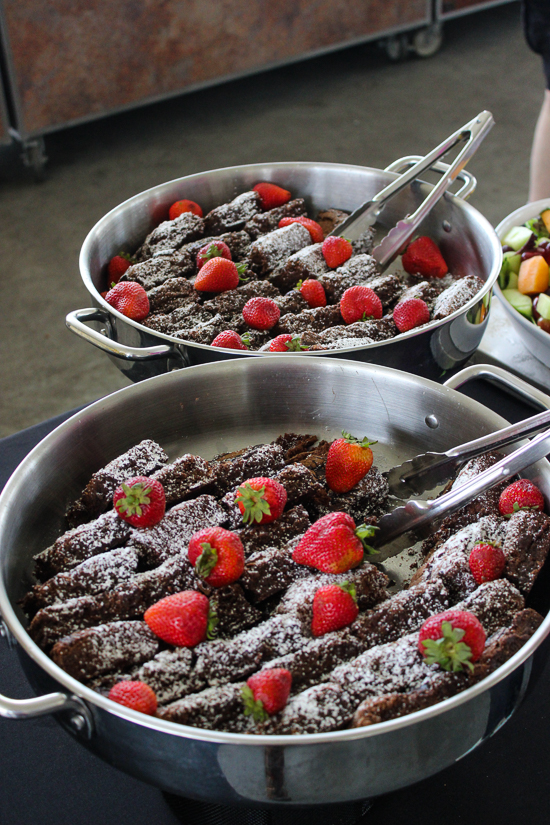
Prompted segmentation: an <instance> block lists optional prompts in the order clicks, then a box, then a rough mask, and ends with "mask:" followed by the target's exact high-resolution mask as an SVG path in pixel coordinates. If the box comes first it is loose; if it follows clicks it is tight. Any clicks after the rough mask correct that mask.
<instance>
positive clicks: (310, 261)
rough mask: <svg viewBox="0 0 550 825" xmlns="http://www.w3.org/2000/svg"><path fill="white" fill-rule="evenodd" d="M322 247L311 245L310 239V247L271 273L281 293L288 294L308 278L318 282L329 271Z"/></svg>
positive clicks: (295, 253)
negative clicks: (299, 282) (287, 292)
mask: <svg viewBox="0 0 550 825" xmlns="http://www.w3.org/2000/svg"><path fill="white" fill-rule="evenodd" d="M308 234H309V233H308ZM321 247H322V244H320V243H316V244H311V237H310V245H309V246H305V247H304V248H303V249H299V250H298V252H294V253H293V254H292V255H289V257H288V258H287V259H286V261H285V262H284V263H283V264H282V265H281V266H280V267H279V268H278V269H276V270H274V271H272V272H271V274H270V276H269V279H270V281H271V282H272V283H273V284H275V286H276V287H277V288H278V289H280V290H281V292H286V291H287V290H289V289H292V288H293V287H295V286H296V284H297V283H298V281H305V280H306V279H307V278H313V279H314V280H317V279H318V278H319V276H320V275H324V273H325V272H328V271H329V268H328V266H327V262H326V261H325V259H324V257H323V252H322V249H321Z"/></svg>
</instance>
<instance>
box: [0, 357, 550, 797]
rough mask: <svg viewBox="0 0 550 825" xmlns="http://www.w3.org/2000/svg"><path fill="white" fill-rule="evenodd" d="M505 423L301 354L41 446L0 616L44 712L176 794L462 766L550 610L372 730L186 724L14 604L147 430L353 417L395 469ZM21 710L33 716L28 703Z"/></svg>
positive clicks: (505, 699) (248, 792)
mask: <svg viewBox="0 0 550 825" xmlns="http://www.w3.org/2000/svg"><path fill="white" fill-rule="evenodd" d="M484 369H485V370H486V369H487V368H484ZM514 380H516V379H514ZM130 422H131V424H132V426H131V427H130V426H129V423H130ZM435 422H437V426H435ZM505 423H506V422H504V420H503V419H502V418H501V417H500V416H498V415H496V414H494V413H492V412H490V411H489V410H487V409H486V408H484V407H483V406H481V405H480V404H478V403H476V402H474V401H472V400H470V399H469V398H467V397H465V396H462V395H460V394H459V393H457V392H455V391H454V390H452V389H448V388H445V387H441V386H439V385H437V384H434V383H432V382H430V381H428V380H425V379H423V378H419V377H416V376H412V375H409V374H406V373H402V372H396V371H394V370H390V369H387V368H384V367H380V366H374V365H368V364H358V363H355V362H351V361H345V360H338V361H336V360H331V359H324V358H305V357H300V356H298V357H294V356H292V355H282V356H280V357H277V356H272V357H267V358H262V359H246V360H241V361H231V362H227V363H224V364H209V365H203V366H197V367H192V368H190V369H186V370H179V371H176V372H172V373H170V374H167V375H163V376H160V377H157V378H152V379H150V380H148V381H144V382H142V383H140V384H136V385H134V386H131V387H128V388H126V389H124V390H121V391H120V392H118V393H115V394H114V395H111V396H109V397H108V398H105V399H102V400H101V401H98V402H96V403H95V404H93V405H91V406H90V407H88V408H87V409H86V410H84V411H83V412H80V413H78V414H77V415H76V416H74V417H73V418H71V419H70V420H69V421H67V422H66V423H64V424H63V425H61V426H60V427H59V428H58V429H57V430H55V431H54V432H53V433H51V434H50V435H49V436H48V437H47V438H46V439H45V440H44V441H43V442H41V443H40V444H39V445H38V446H37V447H36V448H35V449H34V450H33V452H32V453H31V454H30V455H29V456H28V457H27V459H25V461H24V462H23V463H22V464H21V465H20V467H19V468H18V469H17V470H16V472H15V473H14V475H13V476H12V478H11V479H10V481H9V482H8V484H7V486H6V488H5V490H4V492H3V494H2V496H1V498H0V613H1V614H2V617H3V620H4V621H5V623H6V625H7V627H8V628H9V631H10V633H11V634H13V636H14V638H15V639H16V640H17V643H18V644H19V649H20V651H21V659H22V662H23V665H24V667H25V670H26V672H27V674H28V676H29V678H30V680H31V682H32V684H33V686H34V687H35V688H36V690H37V691H38V692H41V693H44V692H45V693H47V694H49V695H46V696H45V697H42V701H41V704H40V706H39V710H41V709H43V708H44V707H45V706H49V709H50V710H52V711H54V710H55V711H60V712H58V713H57V718H59V719H60V721H61V722H62V724H64V725H65V727H66V728H67V730H69V731H70V732H71V733H72V734H73V735H74V736H76V737H77V738H78V739H79V740H81V741H82V742H83V743H84V744H86V746H87V747H89V748H91V749H92V750H94V751H95V752H96V753H97V754H99V755H100V756H101V757H103V758H104V759H105V760H107V761H108V762H110V763H111V764H113V765H115V766H117V767H119V768H121V769H123V770H125V771H127V772H128V773H131V774H133V775H134V776H137V777H140V778H141V779H144V780H146V781H148V782H151V783H153V784H155V785H158V786H159V787H160V788H163V789H165V790H168V791H172V792H174V793H179V794H181V795H184V796H189V797H192V798H197V799H203V800H208V801H210V802H220V803H227V804H231V803H243V804H244V803H248V804H262V805H268V804H285V805H298V804H328V803H333V802H347V801H352V800H358V799H364V798H367V797H371V796H375V795H377V794H382V793H385V792H387V791H391V790H394V789H397V788H400V787H403V786H405V785H407V784H410V783H412V782H415V781H417V780H420V779H422V778H424V777H426V776H429V775H430V774H433V773H435V772H436V771H438V770H441V769H442V768H444V767H446V766H447V765H450V764H452V763H453V762H454V761H455V760H456V759H459V758H460V757H461V756H463V755H464V754H465V753H467V752H468V751H469V750H471V749H472V748H473V747H475V746H476V745H477V744H479V743H480V742H481V741H483V739H485V738H486V737H487V736H490V735H491V734H492V733H493V732H494V731H495V730H496V729H497V728H498V727H499V725H501V724H502V722H504V721H505V720H506V719H507V718H508V716H509V715H510V714H511V713H512V712H513V710H514V708H515V707H516V705H517V704H518V702H519V700H520V698H521V696H522V695H523V693H524V690H525V688H526V685H527V683H528V681H529V677H530V672H531V663H532V657H533V654H534V652H535V650H536V649H537V647H538V646H539V645H540V643H541V642H542V640H543V639H544V638H545V637H546V635H547V634H548V633H549V631H550V618H546V619H545V621H544V624H543V625H542V627H541V628H540V629H539V631H538V632H537V633H536V634H535V636H533V637H532V639H530V640H529V642H528V643H527V644H526V645H525V646H524V647H523V648H522V649H521V650H520V651H519V652H518V654H516V655H515V656H514V657H513V658H512V659H510V660H509V661H508V662H507V663H506V664H505V665H503V666H502V667H501V668H499V669H498V670H497V671H496V672H495V673H494V674H492V675H491V676H490V677H489V678H488V679H486V680H484V681H483V682H481V683H479V684H478V685H476V686H474V687H473V688H470V689H469V690H467V691H465V692H464V693H462V694H460V695H459V696H456V697H453V698H452V699H448V700H446V701H444V702H441V703H440V704H439V705H436V706H434V707H432V708H428V709H426V710H423V711H419V712H418V713H415V714H412V715H410V716H407V717H403V718H402V719H396V720H392V721H390V722H385V723H382V724H378V725H374V726H372V727H369V728H361V729H356V730H344V731H338V732H334V733H330V734H311V735H304V736H272V737H270V736H259V737H255V736H245V735H239V734H229V733H218V732H214V731H203V730H200V729H197V728H191V727H185V726H182V725H176V724H173V723H170V722H166V721H163V720H159V719H155V718H151V717H147V716H143V715H142V714H139V713H136V712H134V711H131V710H128V709H125V708H123V707H122V706H119V705H115V704H113V703H111V702H109V700H108V699H106V698H105V697H104V696H101V695H100V694H97V693H94V692H93V691H91V690H89V689H88V688H86V687H84V686H83V685H82V684H80V683H79V682H77V681H75V680H74V679H72V678H71V677H70V676H68V675H67V674H66V673H65V672H64V671H62V670H60V669H59V668H58V667H57V666H56V665H55V664H54V663H53V662H52V661H51V660H50V659H49V658H48V657H47V656H46V655H45V654H44V653H43V652H42V651H41V650H40V649H39V648H38V647H37V646H36V645H35V644H34V643H33V642H32V640H31V639H30V637H29V636H28V635H27V632H26V630H25V620H24V617H23V616H22V614H21V612H20V611H19V609H18V607H17V600H18V598H19V597H20V596H21V595H22V593H23V592H24V590H25V588H26V583H27V582H28V580H29V575H30V567H31V558H32V555H33V554H34V553H36V552H38V551H40V550H41V549H43V548H44V547H45V546H47V545H48V544H49V543H51V541H52V540H53V539H54V537H55V536H57V535H59V533H60V532H62V530H63V513H64V510H65V505H66V504H67V503H68V502H69V501H70V500H72V499H74V498H75V497H76V496H77V495H78V494H79V492H80V490H81V489H82V487H83V486H84V484H85V483H86V481H87V479H88V478H89V476H90V474H91V473H92V472H94V471H95V470H97V469H98V468H99V467H100V466H102V465H104V464H105V463H106V462H108V461H109V460H111V459H112V458H114V457H115V456H116V455H118V454H119V453H120V452H122V451H123V450H125V449H127V448H128V447H130V446H131V445H132V444H133V443H135V442H136V441H137V440H139V439H141V438H144V437H148V438H153V439H155V440H157V441H159V442H160V443H161V444H162V446H163V447H164V448H165V449H166V450H167V452H168V454H169V455H170V457H171V458H172V459H173V458H175V457H176V456H177V455H179V454H181V453H184V452H196V453H200V454H202V455H204V456H206V457H209V456H212V455H213V454H215V453H218V452H221V451H226V450H231V449H235V448H238V447H242V446H244V445H245V444H249V443H258V442H260V441H263V440H266V439H271V438H273V437H274V436H276V435H277V434H279V433H281V432H284V431H285V430H287V431H288V430H304V429H305V430H307V431H309V432H312V431H315V432H317V434H318V435H319V436H320V437H324V438H331V437H335V436H337V435H339V434H340V432H341V430H342V429H346V430H348V431H351V432H357V433H363V434H368V435H369V436H370V437H371V438H373V439H377V440H378V442H379V443H378V445H377V464H378V465H379V466H380V468H381V469H382V470H387V469H389V467H390V466H392V465H395V464H396V463H399V462H401V461H403V460H405V459H407V458H410V457H411V456H412V455H415V454H417V453H419V452H422V451H424V450H425V449H426V448H430V449H433V450H435V451H440V452H441V451H445V450H447V449H448V448H449V447H451V446H453V445H455V444H456V443H457V442H464V441H467V440H471V439H473V438H475V437H478V436H481V435H485V434H488V433H489V432H492V431H493V430H496V429H499V428H500V427H502V426H503V425H504V424H505ZM434 426H435V428H434ZM61 468H62V471H61ZM528 475H529V477H531V478H532V479H533V480H534V481H536V483H537V484H539V485H540V486H541V487H542V489H543V491H544V493H545V495H546V497H547V498H550V466H549V465H548V464H547V462H546V461H541V462H539V463H538V464H537V465H534V466H533V467H532V468H531V469H530V472H529V473H528ZM63 697H67V699H64V698H63ZM11 701H12V700H7V699H6V698H5V697H0V715H13V714H10V712H9V711H10V710H11V711H13V710H14V706H13V704H11ZM33 701H34V702H36V700H28V710H29V714H27V715H30V712H31V711H32V710H33V709H34V710H36V709H37V708H36V706H35V707H34V708H33V707H32V706H31V704H30V703H32V702H33ZM23 705H24V702H23ZM15 710H17V711H18V715H25V714H24V713H23V714H22V713H21V711H22V710H23V711H24V707H22V706H21V704H19V705H18V706H17V708H15ZM13 724H14V725H15V724H16V722H14V723H13ZM14 734H15V735H16V734H17V732H16V730H15V729H14Z"/></svg>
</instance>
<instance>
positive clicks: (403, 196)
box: [67, 156, 502, 381]
mask: <svg viewBox="0 0 550 825" xmlns="http://www.w3.org/2000/svg"><path fill="white" fill-rule="evenodd" d="M415 160H419V158H418V157H412V156H411V157H408V158H401V159H400V160H398V161H396V162H395V163H394V164H392V165H391V166H389V167H388V168H387V169H385V170H381V169H372V168H368V167H363V166H348V165H342V164H336V163H271V164H254V165H248V166H234V167H231V168H227V169H216V170H214V171H210V172H204V173H202V174H198V175H190V176H188V177H185V178H179V179H177V180H173V181H170V182H168V183H164V184H162V185H161V186H156V187H154V188H153V189H149V190H147V191H146V192H142V193H140V194H139V195H135V197H133V198H130V199H129V200H127V201H125V202H124V203H122V204H120V206H117V207H116V208H115V209H113V210H112V211H111V212H109V213H108V214H107V215H105V217H103V218H102V219H101V220H100V221H99V222H98V223H97V224H96V225H95V226H94V227H93V229H92V230H91V231H90V233H89V234H88V236H87V238H86V240H85V241H84V244H83V246H82V250H81V253H80V272H81V275H82V280H83V282H84V285H85V287H86V289H87V290H88V292H89V293H90V296H91V298H92V303H93V306H92V307H89V308H86V309H80V310H75V311H74V312H71V313H69V315H68V316H67V325H68V327H69V328H70V329H71V330H72V331H73V332H75V333H76V334H77V335H79V336H81V337H82V338H84V339H85V340H87V341H88V342H89V343H91V344H93V345H94V346H97V347H99V348H100V349H102V350H103V351H104V352H106V353H107V354H108V355H109V357H110V359H111V360H112V361H113V363H115V364H116V366H117V367H118V368H119V369H120V370H122V372H123V373H125V374H126V375H127V376H128V377H129V378H131V379H132V380H133V381H139V380H141V379H143V378H149V377H151V376H152V375H157V374H160V373H163V372H167V371H169V370H172V369H176V368H179V367H184V366H189V365H195V364H203V363H205V362H209V361H218V360H223V359H228V358H264V357H265V354H264V353H258V352H245V353H243V352H240V353H236V351H235V350H229V349H220V348H217V347H211V346H206V345H203V344H194V343H190V342H186V341H183V340H181V339H179V338H175V337H172V336H170V335H164V334H162V333H159V332H154V331H152V330H150V329H148V328H147V327H144V326H143V325H142V324H140V323H138V322H136V321H131V320H129V319H128V318H126V317H125V316H124V315H122V314H121V313H120V312H118V311H117V310H115V309H113V308H112V307H111V306H109V304H107V303H106V301H105V300H104V299H103V298H102V297H101V295H100V292H101V291H103V290H104V289H105V283H104V282H103V279H104V277H105V275H104V271H105V265H106V263H107V262H108V261H109V260H110V258H111V257H112V256H113V255H116V254H118V252H119V251H120V249H121V248H123V249H133V248H136V247H138V246H139V245H140V243H141V242H142V241H143V239H144V238H145V236H146V235H147V233H148V232H150V231H151V229H153V227H155V226H157V225H158V224H159V223H160V221H161V220H165V219H166V218H167V215H168V208H169V206H170V204H171V203H173V202H174V201H176V200H179V199H181V198H183V197H185V198H191V199H192V200H195V201H197V202H198V203H200V204H201V206H202V207H203V210H204V211H205V212H206V211H208V210H210V209H212V208H213V207H214V206H217V205H218V204H220V203H224V202H226V201H228V200H230V199H232V198H234V197H235V195H237V194H238V193H240V192H243V191H245V190H247V189H250V188H251V187H252V186H253V185H254V184H255V183H257V182H258V181H259V180H272V181H274V182H277V183H279V184H281V185H282V186H284V187H286V188H287V189H289V190H290V191H291V192H292V193H293V195H294V196H296V197H298V196H300V197H304V198H305V200H306V202H307V205H308V209H309V210H310V213H311V214H315V213H316V212H317V211H318V210H319V209H326V208H327V207H329V206H332V207H336V208H338V209H345V210H350V211H352V210H354V209H356V208H357V207H358V206H360V205H361V204H362V203H363V202H364V201H366V200H368V199H369V198H372V197H373V196H374V195H375V194H376V193H377V192H379V191H380V190H381V189H382V188H383V187H384V186H386V185H387V184H388V183H390V182H391V181H392V180H394V179H395V178H396V177H397V172H398V171H402V170H403V169H405V168H407V166H409V165H411V164H412V163H413V162H414V161H415ZM448 168H449V167H448V165H447V164H445V163H441V162H439V163H437V164H436V165H435V166H434V169H435V170H436V171H439V172H445V171H447V170H448ZM459 178H461V179H462V180H463V181H464V185H463V186H462V188H461V189H460V191H459V192H458V193H457V195H456V196H453V195H450V194H446V195H445V196H444V197H443V198H442V199H441V200H440V201H439V203H438V204H437V205H436V206H435V207H434V209H433V210H432V212H431V213H430V215H429V216H428V217H427V218H426V220H425V221H424V222H423V224H422V232H423V233H424V234H428V235H430V236H432V237H433V238H434V239H435V240H436V241H437V242H438V243H439V245H440V246H441V249H442V251H443V254H444V256H445V258H446V260H447V262H448V264H449V267H450V270H451V272H453V274H454V275H456V276H463V275H467V274H471V273H474V274H476V275H479V276H480V277H481V278H482V279H483V280H484V281H485V286H484V287H483V289H481V290H480V292H479V293H478V295H477V296H476V297H475V298H472V299H471V300H470V301H469V302H468V303H467V304H466V305H465V306H463V307H462V308H461V309H460V310H457V311H456V312H454V313H453V314H452V315H450V316H449V317H448V318H445V319H444V320H442V321H434V322H432V323H431V324H430V325H429V326H428V327H427V328H425V329H422V330H421V331H417V330H411V331H410V332H407V333H404V334H401V335H399V336H398V337H397V338H394V339H390V340H389V341H384V342H382V343H377V344H369V345H368V346H365V347H353V348H350V349H341V350H336V351H332V353H331V352H327V355H328V356H329V357H331V356H332V357H336V358H346V359H350V358H351V359H354V360H358V361H368V362H371V363H376V364H383V365H385V366H389V367H395V368H397V369H404V370H407V371H408V372H413V373H417V374H419V375H424V376H426V377H429V378H437V377H438V376H439V375H440V374H441V371H442V370H448V369H452V368H453V367H456V366H458V365H460V364H462V363H464V362H465V361H466V360H467V359H468V358H469V357H470V355H471V354H472V353H473V352H474V351H475V350H476V349H477V347H478V346H479V343H480V341H481V338H482V336H483V333H484V331H485V327H486V324H487V313H488V310H489V303H490V297H491V289H492V286H493V284H494V282H495V280H496V278H497V276H498V272H499V271H500V265H501V260H502V251H501V247H500V244H499V242H498V239H497V237H496V235H495V232H494V230H493V228H492V227H491V225H490V224H489V223H488V221H487V220H485V218H484V217H483V216H482V215H481V214H480V213H479V212H478V211H477V210H476V209H474V208H473V207H471V206H469V204H467V203H466V202H465V198H467V197H469V195H470V194H471V193H472V192H473V191H474V189H475V186H476V180H475V178H473V177H472V175H470V174H469V173H467V172H465V171H462V172H461V173H460V175H459ZM431 188H432V187H431V185H430V184H427V183H420V182H419V181H415V182H414V183H413V184H412V185H411V186H409V187H407V188H406V189H404V190H403V191H402V192H400V193H399V194H397V195H396V196H395V197H394V198H392V200H391V201H390V202H389V204H388V205H387V206H386V207H385V208H384V210H383V212H382V215H381V217H380V219H379V222H380V224H381V225H382V226H384V227H386V228H388V229H389V228H390V227H392V226H394V225H395V224H396V223H397V221H398V220H399V219H400V218H402V217H403V216H404V215H406V214H409V213H411V212H413V211H414V210H415V209H416V208H417V207H418V205H419V204H420V203H421V202H422V201H423V200H424V198H425V197H426V196H427V194H428V192H429V191H430V190H431ZM304 354H305V355H306V357H307V353H304ZM312 355H313V354H312ZM317 355H319V354H318V353H317Z"/></svg>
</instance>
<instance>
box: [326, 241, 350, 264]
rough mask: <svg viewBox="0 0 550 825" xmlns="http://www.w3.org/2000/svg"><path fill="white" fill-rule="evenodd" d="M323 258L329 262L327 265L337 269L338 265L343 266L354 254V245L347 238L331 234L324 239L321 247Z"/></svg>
mask: <svg viewBox="0 0 550 825" xmlns="http://www.w3.org/2000/svg"><path fill="white" fill-rule="evenodd" d="M321 251H322V253H323V258H324V259H325V261H326V262H327V266H330V268H331V269H336V267H337V266H342V264H343V263H345V262H346V261H347V260H348V258H351V256H352V254H353V246H352V245H351V243H350V242H349V241H348V240H346V239H345V238H337V237H336V236H334V235H329V237H328V238H325V240H324V241H323V246H322V247H321Z"/></svg>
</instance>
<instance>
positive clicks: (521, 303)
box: [502, 289, 533, 318]
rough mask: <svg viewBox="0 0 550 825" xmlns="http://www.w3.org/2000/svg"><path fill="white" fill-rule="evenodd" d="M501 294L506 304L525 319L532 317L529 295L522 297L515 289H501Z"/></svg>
mask: <svg viewBox="0 0 550 825" xmlns="http://www.w3.org/2000/svg"><path fill="white" fill-rule="evenodd" d="M502 294H503V295H504V297H505V298H506V300H507V301H508V303H509V304H512V306H513V307H514V309H517V311H518V312H520V313H521V314H522V315H524V316H525V317H526V318H532V317H533V302H532V300H531V298H530V297H529V295H522V294H521V292H518V290H517V289H503V290H502Z"/></svg>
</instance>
